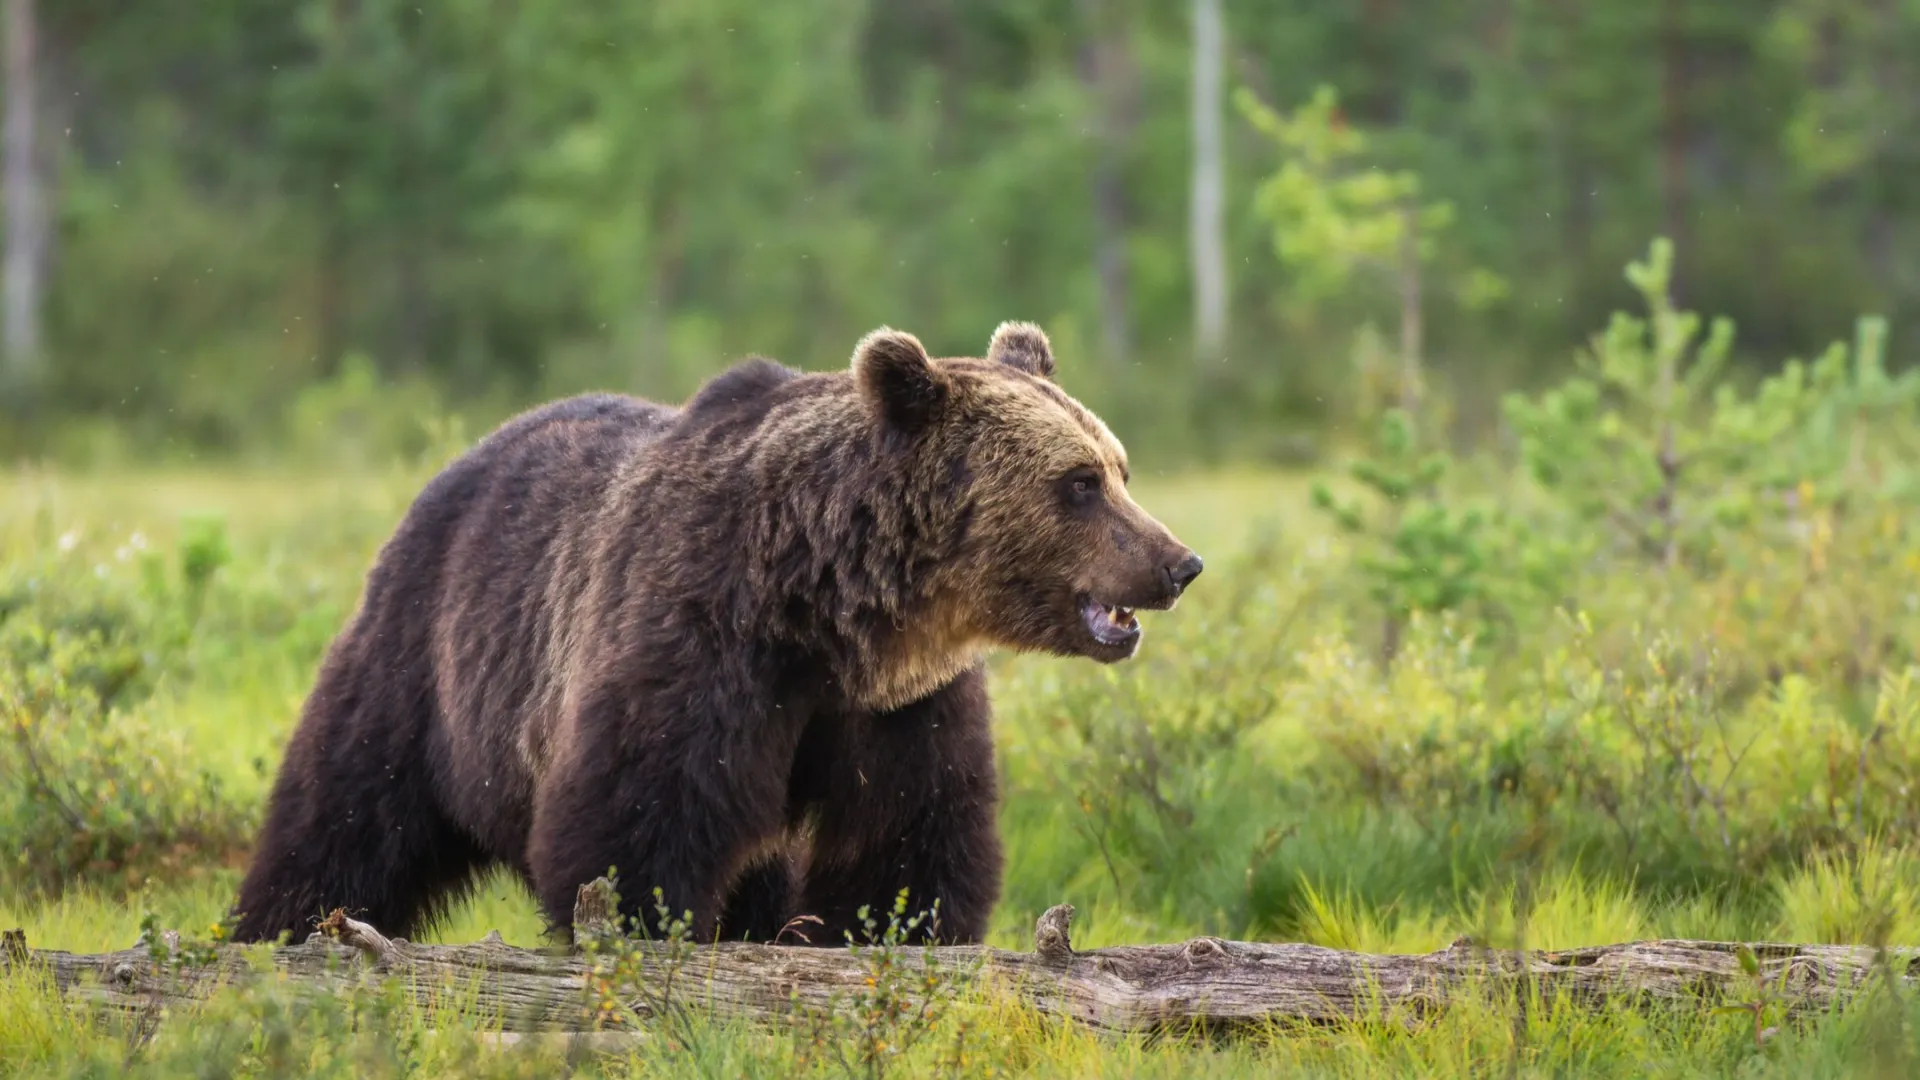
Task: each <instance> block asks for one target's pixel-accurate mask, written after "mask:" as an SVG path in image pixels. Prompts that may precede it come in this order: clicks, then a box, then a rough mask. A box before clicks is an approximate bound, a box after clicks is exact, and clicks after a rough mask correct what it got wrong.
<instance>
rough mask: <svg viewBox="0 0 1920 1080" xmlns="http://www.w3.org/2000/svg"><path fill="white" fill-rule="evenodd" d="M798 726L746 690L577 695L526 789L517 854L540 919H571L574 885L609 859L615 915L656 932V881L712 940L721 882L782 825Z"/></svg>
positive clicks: (666, 898)
mask: <svg viewBox="0 0 1920 1080" xmlns="http://www.w3.org/2000/svg"><path fill="white" fill-rule="evenodd" d="M700 674H702V675H710V674H711V673H710V672H702V673H700ZM776 718H778V719H776ZM783 721H784V722H783ZM798 726H799V722H798V721H788V720H786V719H785V717H784V716H782V713H781V711H780V710H774V709H769V708H768V707H766V706H765V705H764V704H762V703H761V702H760V701H759V699H758V698H757V697H756V696H753V695H749V694H738V695H735V696H733V697H731V698H727V697H724V696H723V695H720V694H717V693H714V692H711V691H709V692H708V693H706V694H704V695H701V694H698V693H693V694H684V695H682V694H671V693H653V694H646V695H636V694H634V693H633V692H632V691H629V690H624V689H622V688H619V687H613V686H608V687H604V688H600V689H598V690H596V691H594V692H593V693H590V694H588V695H583V698H582V705H581V707H580V708H579V710H578V711H577V712H576V713H575V714H574V715H573V716H572V717H570V718H569V721H568V722H567V724H566V726H565V728H564V729H563V738H562V740H561V744H560V746H559V747H558V748H557V753H556V755H555V757H554V760H553V762H552V763H551V765H550V766H549V767H548V768H547V770H546V771H545V773H544V775H543V776H542V778H541V780H540V783H539V786H538V790H537V791H536V794H535V799H534V810H533V827H532V834H531V836H530V837H529V843H528V852H527V857H528V864H529V868H530V870H531V872H532V877H533V884H534V891H535V894H536V895H537V896H538V898H539V900H540V905H541V908H542V909H543V911H544V913H545V915H546V917H547V920H548V922H549V924H550V925H551V926H552V927H553V928H554V929H555V930H560V929H568V928H571V927H572V925H573V904H574V899H575V894H576V892H577V891H578V889H579V887H580V886H581V885H584V884H586V883H587V882H589V881H592V880H593V879H594V878H596V877H599V876H600V875H602V874H605V873H606V872H607V869H608V868H609V867H612V868H613V869H614V870H615V873H616V878H617V887H618V890H619V892H620V913H621V915H623V916H627V917H638V918H639V919H640V920H641V921H642V922H643V924H644V928H645V931H646V932H647V933H649V934H652V933H655V932H657V930H658V927H657V925H656V924H657V923H658V921H659V915H658V913H657V912H656V911H655V904H656V901H655V899H654V895H653V893H654V890H655V889H656V888H657V889H659V890H660V891H661V894H662V896H661V902H664V903H665V904H666V906H667V909H668V911H669V912H670V913H671V915H672V916H673V917H676V918H677V917H679V916H680V915H681V914H682V913H684V912H691V913H692V920H691V925H690V926H689V933H690V934H691V936H692V937H693V939H694V940H696V941H701V942H706V941H711V940H713V939H714V937H715V935H716V933H717V931H718V930H719V920H720V916H721V913H722V910H723V909H724V907H725V904H726V900H727V892H728V887H729V886H730V885H731V884H732V882H733V879H734V878H735V876H736V875H737V874H738V873H739V872H740V871H741V870H743V869H745V866H746V864H747V862H748V861H749V859H750V858H751V857H752V856H753V855H754V854H756V853H757V852H760V851H763V850H765V848H766V846H767V844H768V841H769V839H770V838H773V837H777V836H779V835H781V833H782V831H783V829H784V828H785V824H786V822H785V810H786V803H787V781H788V775H789V772H790V767H791V764H792V760H793V748H794V743H795V742H796V741H797V732H796V730H795V729H797V727H798Z"/></svg>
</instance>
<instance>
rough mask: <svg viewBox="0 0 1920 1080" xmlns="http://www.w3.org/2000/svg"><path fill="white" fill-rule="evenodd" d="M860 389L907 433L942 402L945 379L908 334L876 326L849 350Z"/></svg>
mask: <svg viewBox="0 0 1920 1080" xmlns="http://www.w3.org/2000/svg"><path fill="white" fill-rule="evenodd" d="M853 377H854V379H855V381H857V382H858V383H859V384H860V394H861V396H862V397H864V398H866V399H867V404H869V405H871V406H872V407H873V409H874V410H875V411H876V412H878V413H879V414H880V416H881V418H882V419H884V420H885V421H886V422H887V423H889V424H891V425H893V426H894V427H896V428H898V429H900V430H901V431H905V432H908V433H913V432H917V431H919V430H920V429H922V428H924V427H926V426H927V425H928V424H929V423H932V422H933V418H934V417H936V416H938V415H939V414H940V409H941V408H942V406H944V405H945V404H946V401H947V394H948V388H947V378H946V376H945V375H943V374H941V372H940V371H939V369H937V368H935V367H934V366H933V361H932V359H930V358H929V357H928V356H927V349H926V346H924V345H922V344H920V339H919V338H917V337H914V336H913V335H912V334H908V333H905V332H903V331H899V330H889V329H887V328H886V327H884V326H883V327H881V328H880V329H878V330H875V331H874V332H873V333H871V334H868V335H867V336H866V337H863V338H861V339H860V344H858V345H856V346H854V349H853Z"/></svg>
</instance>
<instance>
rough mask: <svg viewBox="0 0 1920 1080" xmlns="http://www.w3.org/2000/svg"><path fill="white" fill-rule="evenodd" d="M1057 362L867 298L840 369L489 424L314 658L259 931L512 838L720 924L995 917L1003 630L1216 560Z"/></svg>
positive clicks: (1058, 642)
mask: <svg viewBox="0 0 1920 1080" xmlns="http://www.w3.org/2000/svg"><path fill="white" fill-rule="evenodd" d="M1053 371H1054V360H1053V356H1052V351H1051V347H1050V346H1049V345H1048V343H1047V341H1046V337H1045V335H1044V334H1042V333H1041V332H1040V331H1039V329H1038V328H1037V327H1033V326H1031V325H1029V324H1024V323H1009V324H1006V325H1004V326H1002V327H1001V328H1000V329H999V330H998V331H996V333H995V334H994V336H993V339H992V341H991V342H990V344H989V347H988V350H987V357H986V358H985V359H968V358H955V359H946V360H937V361H936V360H932V359H930V358H928V357H927V355H926V353H925V351H924V350H923V349H922V348H921V346H920V343H919V342H918V341H917V340H915V339H914V338H912V337H911V336H910V335H906V334H901V333H897V332H893V331H888V330H880V331H875V332H874V333H873V334H870V335H868V336H867V337H866V338H865V339H863V340H862V341H861V343H860V345H859V347H858V348H857V349H856V350H855V354H854V360H853V365H852V370H851V371H849V372H842V373H827V374H799V373H796V372H793V371H791V370H789V369H786V368H783V367H780V366H779V365H776V364H774V363H772V362H770V361H765V360H754V361H749V362H747V363H745V364H742V365H741V366H739V367H736V368H734V369H732V370H730V371H728V372H726V373H725V374H722V375H720V376H718V377H717V378H715V379H714V380H712V381H711V382H709V383H708V384H707V385H706V386H705V387H703V388H702V389H701V391H700V392H699V393H698V394H696V395H695V396H694V398H693V399H692V400H691V401H689V402H688V403H687V404H686V406H685V407H684V408H682V409H678V410H675V409H670V408H666V407H663V406H659V405H654V404H651V403H647V402H642V401H638V400H634V399H630V398H620V397H614V396H606V395H602V396H592V397H585V398H576V399H570V400H568V401H563V402H559V403H556V404H553V405H549V406H546V407H544V408H542V409H538V410H535V411H533V412H531V413H528V414H526V415H524V416H522V417H519V418H517V419H515V420H514V421H512V422H510V423H508V424H507V425H505V426H504V427H502V428H501V429H500V430H499V431H496V432H495V433H493V434H492V435H490V436H489V437H488V438H486V439H484V440H482V441H481V443H480V444H479V445H477V446H476V447H474V449H473V450H472V451H470V452H469V453H468V454H466V455H465V456H463V457H462V458H461V459H460V460H458V461H456V462H455V463H454V464H452V465H450V466H449V467H448V468H447V469H446V470H445V471H444V472H443V473H442V474H441V475H440V476H438V477H436V478H435V479H434V480H433V482H432V483H430V484H429V485H428V486H427V488H426V490H425V491H423V492H422V494H421V495H420V497H419V499H418V500H416V502H415V504H414V506H413V507H412V508H411V510H410V511H409V512H408V514H407V517H406V519H405V520H404V521H403V522H402V523H401V525H400V527H399V528H398V529H397V530H396V532H395V534H394V536H393V537H392V539H391V540H389V541H388V543H387V545H386V546H385V548H384V549H383V550H382V552H381V554H380V558H379V560H378V562H377V563H376V565H375V566H374V568H373V570H372V572H371V573H370V574H369V576H368V581H367V588H366V594H365V598H364V600H363V602H362V604H361V606H360V608H359V610H358V611H357V612H356V613H355V615H354V617H353V619H352V621H351V622H350V623H349V625H348V626H347V628H346V629H345V631H343V633H342V634H341V635H340V637H339V639H338V640H336V642H335V643H334V645H333V647H332V649H331V650H330V651H329V654H328V656H327V658H326V660H325V662H324V663H323V665H322V667H321V671H320V674H319V678H318V680H317V682H316V685H315V688H314V691H313V694H312V696H311V697H310V698H309V700H308V703H307V706H306V709H305V711H304V714H303V716H302V718H301V722H300V725H299V727H298V729H297V730H296V731H295V734H294V737H293V741H292V743H291V745H290V746H289V748H288V752H287V757H286V761H285V763H284V764H283V765H282V768H281V772H280V775H279V778H278V781H277V783H276V786H275V789H274V794H273V798H272V803H271V806H270V809H269V814H268V820H267V823H266V825H265V827H264V828H263V830H262V833H261V838H260V843H259V847H258V851H257V853H256V856H255V862H254V865H253V867H252V868H251V870H250V872H249V874H248V876H247V879H246V881H245V882H244V883H243V885H242V888H241V895H240V902H239V905H238V906H239V910H240V912H241V916H242V917H241V923H240V930H239V935H240V937H241V938H242V939H243V940H251V939H258V938H264V937H271V936H273V935H274V934H276V933H279V932H282V931H296V932H297V931H299V930H300V929H301V928H302V927H304V926H305V925H307V921H308V920H309V919H310V918H311V917H312V916H315V915H318V914H320V913H321V911H322V910H323V909H325V908H328V907H332V906H346V907H349V908H357V909H359V910H360V911H361V912H362V913H363V914H364V915H365V916H366V917H368V918H370V919H371V921H372V922H373V923H374V924H375V925H378V926H380V927H382V928H383V929H385V930H388V931H389V932H391V933H398V934H408V933H412V932H415V931H416V930H417V929H418V928H419V926H420V925H421V924H422V923H423V922H425V921H427V920H429V919H430V918H431V917H432V916H433V915H434V914H435V913H436V912H437V911H439V910H441V909H442V907H443V906H444V905H445V903H447V902H448V900H449V899H450V898H452V897H454V896H457V895H458V894H459V893H460V891H461V890H462V889H463V888H465V887H466V886H467V885H468V884H469V883H470V882H471V880H472V877H473V875H474V874H475V873H476V872H477V871H478V870H479V869H480V868H482V867H484V866H486V865H488V864H490V863H504V864H506V865H508V866H510V867H512V868H514V869H515V870H516V871H518V872H519V873H520V874H521V875H522V876H523V877H525V878H526V879H527V881H528V882H529V884H530V886H531V887H532V888H533V890H534V892H535V894H536V895H537V896H538V897H539V899H540V902H541V904H542V907H543V908H544V910H545V911H546V913H547V916H548V918H549V919H550V920H551V921H552V922H553V923H554V924H555V925H556V926H565V925H566V924H567V923H568V921H569V919H570V913H571V907H572V902H573V893H574V889H575V888H576V887H577V886H578V885H579V884H581V883H583V882H585V881H587V880H589V879H590V878H592V877H594V876H595V875H598V874H601V873H604V872H606V871H607V869H608V868H609V866H614V867H617V869H618V871H619V874H620V877H621V881H622V882H623V892H625V893H627V894H628V895H627V900H626V902H625V905H624V906H625V907H626V908H627V910H629V911H634V910H640V909H641V908H642V907H643V905H642V904H641V901H642V900H645V901H646V904H645V905H644V906H645V908H646V909H647V910H650V908H651V900H650V898H648V897H647V895H646V894H647V893H649V892H650V891H651V889H652V888H654V887H658V888H660V889H661V890H662V891H663V893H664V895H665V898H666V901H667V902H668V903H669V904H670V905H671V906H673V908H674V910H676V911H678V910H680V909H682V908H686V909H689V910H691V911H692V912H693V915H694V925H695V929H696V932H697V933H699V934H701V935H707V934H713V933H721V934H726V935H729V936H751V937H759V938H767V937H771V936H772V935H773V934H774V933H775V932H776V931H777V930H778V929H779V928H780V927H781V926H782V925H784V924H785V923H786V921H787V919H788V918H789V917H790V916H792V915H794V914H812V915H816V916H819V917H821V918H823V919H825V920H826V930H825V935H824V936H825V940H826V941H827V942H829V943H831V942H835V941H838V940H841V937H842V935H843V934H844V933H845V932H847V931H849V930H853V929H856V928H857V927H856V925H855V916H854V912H855V910H856V909H857V908H858V907H859V906H860V905H861V904H868V903H870V904H874V905H876V906H881V907H884V905H886V904H887V903H888V902H889V901H890V900H891V898H892V896H893V894H894V893H895V892H897V891H898V890H899V889H900V888H902V887H906V888H908V889H909V890H910V896H911V897H913V898H914V899H915V900H916V901H918V902H919V903H926V902H930V901H932V900H933V899H935V898H936V897H937V898H938V899H939V900H940V902H941V907H942V910H943V913H944V914H943V922H942V929H941V933H940V936H941V937H942V938H944V939H946V940H957V941H971V940H977V939H978V937H979V936H980V934H981V933H982V932H983V931H984V929H985V926H986V920H987V917H988V915H989V914H990V912H991V909H992V905H993V902H994V899H995V897H996V896H997V894H998V888H999V875H1000V849H999V843H998V840H997V838H996V836H995V834H994V828H993V813H994V806H995V799H996V796H995V779H994V768H993V750H992V742H991V738H990V732H989V729H988V724H989V718H990V708H989V705H988V702H987V697H986V691H985V677H984V673H983V669H982V667H981V657H982V655H983V653H984V651H985V650H987V649H988V648H991V647H994V646H1003V647H1010V648H1014V649H1022V650H1042V651H1048V652H1053V653H1056V654H1060V655H1084V656H1091V657H1094V658H1096V659H1100V660H1104V661H1112V660H1118V659H1123V658H1124V657H1125V656H1128V655H1131V654H1132V651H1133V649H1134V647H1135V645H1134V644H1133V643H1125V644H1112V643H1103V642H1101V641H1099V640H1096V639H1095V638H1094V637H1092V636H1090V634H1089V631H1088V629H1087V627H1088V624H1087V623H1086V622H1085V621H1084V616H1083V607H1084V606H1085V604H1086V603H1087V602H1088V598H1089V597H1091V598H1093V599H1094V600H1097V602H1098V603H1100V604H1103V605H1125V606H1127V607H1153V606H1171V603H1172V601H1173V600H1174V598H1176V597H1177V596H1178V594H1179V592H1180V591H1181V589H1182V588H1184V586H1185V584H1186V581H1187V580H1190V579H1191V577H1192V576H1193V575H1194V574H1196V573H1198V568H1199V561H1198V559H1197V558H1196V557H1194V556H1193V555H1192V553H1191V552H1189V551H1187V549H1185V548H1184V547H1182V546H1181V545H1180V544H1179V543H1178V542H1177V541H1176V540H1174V539H1173V537H1172V536H1171V535H1170V534H1168V533H1167V531H1166V530H1165V529H1164V528H1163V527H1161V526H1160V525H1159V524H1158V523H1157V522H1155V521H1154V520H1153V519H1152V518H1151V517H1149V516H1147V514H1146V513H1145V512H1144V511H1142V510H1140V508H1139V507H1138V506H1136V505H1135V504H1134V503H1133V502H1132V500H1131V499H1129V498H1128V497H1127V495H1126V491H1125V482H1126V478H1127V460H1126V454H1125V451H1124V450H1123V449H1122V448H1121V446H1120V444H1119V442H1118V441H1117V440H1115V439H1114V438H1113V436H1112V433H1111V432H1109V431H1108V430H1107V428H1106V426H1105V425H1104V424H1102V423H1101V422H1100V421H1099V419H1098V418H1096V417H1094V416H1093V415H1092V414H1091V413H1090V412H1088V411H1087V410H1086V409H1084V408H1082V407H1081V406H1080V405H1079V404H1078V403H1077V402H1075V401H1073V400H1072V399H1071V398H1070V397H1068V396H1067V395H1066V394H1065V393H1063V392H1061V391H1060V390H1059V389H1058V387H1056V386H1055V385H1054V384H1053V382H1052V381H1051V377H1052V375H1053ZM1076 481H1077V486H1076ZM803 839H804V840H805V843H802V842H801V841H802V840H803ZM916 906H919V905H918V904H916ZM815 939H816V940H820V939H821V935H819V934H816V935H815Z"/></svg>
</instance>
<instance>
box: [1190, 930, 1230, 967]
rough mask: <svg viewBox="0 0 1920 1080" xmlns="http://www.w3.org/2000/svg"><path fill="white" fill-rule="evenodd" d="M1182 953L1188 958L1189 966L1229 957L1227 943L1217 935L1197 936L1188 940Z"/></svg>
mask: <svg viewBox="0 0 1920 1080" xmlns="http://www.w3.org/2000/svg"><path fill="white" fill-rule="evenodd" d="M1180 954H1181V955H1182V956H1183V957H1185V958H1186V961H1187V965H1188V966H1189V967H1191V966H1193V965H1194V964H1196V963H1211V962H1213V961H1216V960H1225V959H1227V957H1228V953H1227V943H1226V942H1224V941H1221V940H1220V939H1219V938H1217V937H1197V938H1194V939H1193V940H1192V941H1189V942H1187V944H1186V947H1185V948H1183V949H1181V950H1180Z"/></svg>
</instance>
